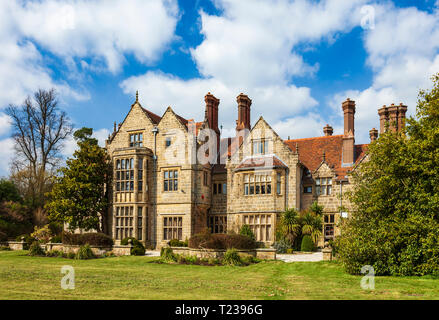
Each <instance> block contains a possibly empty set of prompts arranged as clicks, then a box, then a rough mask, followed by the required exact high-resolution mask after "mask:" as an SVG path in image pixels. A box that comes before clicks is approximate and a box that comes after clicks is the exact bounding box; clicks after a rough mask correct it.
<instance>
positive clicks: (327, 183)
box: [315, 177, 334, 197]
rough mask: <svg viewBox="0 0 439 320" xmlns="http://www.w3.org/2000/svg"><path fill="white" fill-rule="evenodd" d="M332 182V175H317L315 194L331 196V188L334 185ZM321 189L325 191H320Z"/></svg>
mask: <svg viewBox="0 0 439 320" xmlns="http://www.w3.org/2000/svg"><path fill="white" fill-rule="evenodd" d="M323 182H324V183H323ZM333 182H334V179H333V177H317V178H316V179H315V184H316V196H319V197H322V196H323V197H325V196H332V189H333V186H334V184H333ZM322 190H324V191H325V192H324V193H322Z"/></svg>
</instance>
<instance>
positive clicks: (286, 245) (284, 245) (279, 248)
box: [273, 239, 291, 253]
mask: <svg viewBox="0 0 439 320" xmlns="http://www.w3.org/2000/svg"><path fill="white" fill-rule="evenodd" d="M273 247H274V248H275V249H276V252H277V253H286V252H287V250H288V249H291V243H290V242H289V241H288V240H286V239H280V240H279V241H277V242H275V243H274V245H273Z"/></svg>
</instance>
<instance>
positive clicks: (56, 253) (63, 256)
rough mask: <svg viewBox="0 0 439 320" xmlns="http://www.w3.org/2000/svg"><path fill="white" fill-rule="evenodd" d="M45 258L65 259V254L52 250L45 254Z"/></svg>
mask: <svg viewBox="0 0 439 320" xmlns="http://www.w3.org/2000/svg"><path fill="white" fill-rule="evenodd" d="M46 257H58V258H67V254H66V253H64V252H63V251H61V250H52V251H47V252H46Z"/></svg>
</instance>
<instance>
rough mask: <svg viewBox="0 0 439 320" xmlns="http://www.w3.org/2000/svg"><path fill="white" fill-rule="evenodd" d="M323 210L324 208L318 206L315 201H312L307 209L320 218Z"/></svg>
mask: <svg viewBox="0 0 439 320" xmlns="http://www.w3.org/2000/svg"><path fill="white" fill-rule="evenodd" d="M323 209H324V207H323V206H321V205H319V203H318V202H317V201H314V202H313V203H312V204H311V207H310V208H309V210H310V211H311V212H312V213H313V214H314V215H316V216H322V214H323Z"/></svg>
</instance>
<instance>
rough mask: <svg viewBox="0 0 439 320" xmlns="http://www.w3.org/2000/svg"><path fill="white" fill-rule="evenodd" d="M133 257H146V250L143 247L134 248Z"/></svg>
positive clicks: (132, 250)
mask: <svg viewBox="0 0 439 320" xmlns="http://www.w3.org/2000/svg"><path fill="white" fill-rule="evenodd" d="M131 255H132V256H144V255H145V248H144V247H143V246H142V247H140V246H138V247H133V248H132V249H131Z"/></svg>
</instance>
